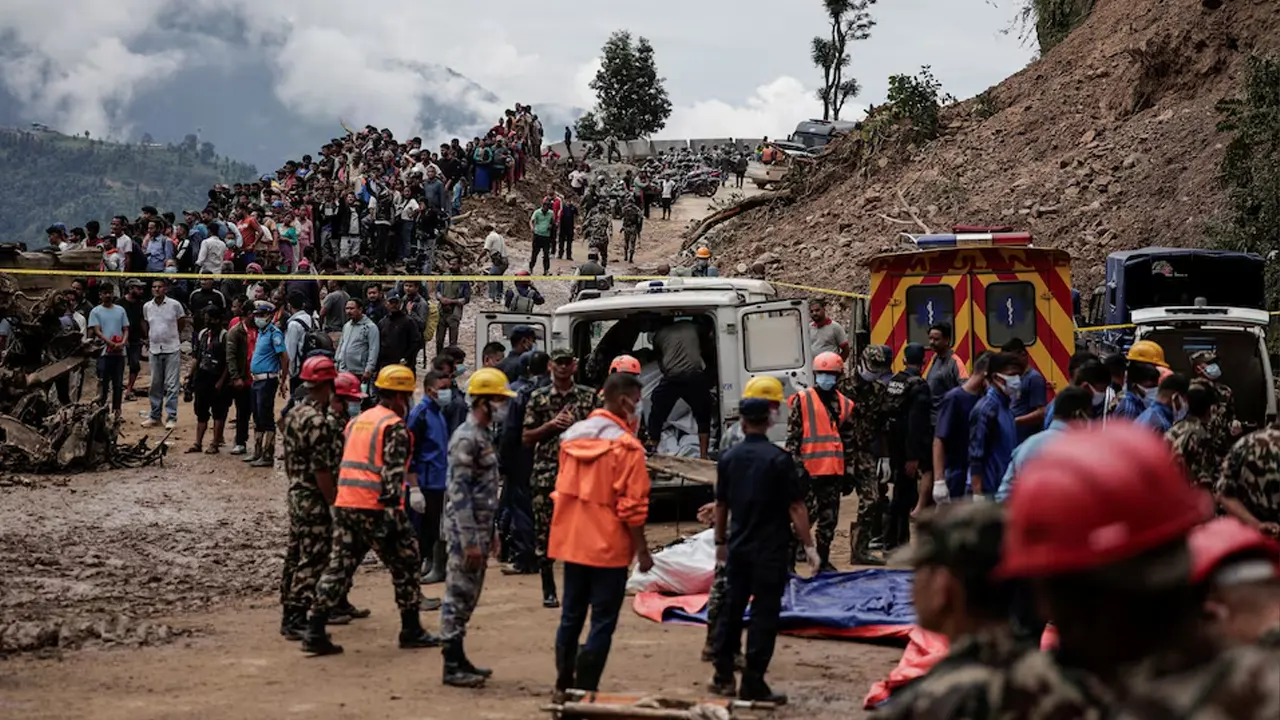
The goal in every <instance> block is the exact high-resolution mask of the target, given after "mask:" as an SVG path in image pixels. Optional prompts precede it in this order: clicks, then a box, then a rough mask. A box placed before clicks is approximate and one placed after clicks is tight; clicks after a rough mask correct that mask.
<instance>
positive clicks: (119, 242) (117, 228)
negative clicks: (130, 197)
mask: <svg viewBox="0 0 1280 720" xmlns="http://www.w3.org/2000/svg"><path fill="white" fill-rule="evenodd" d="M128 227H129V219H128V218H126V217H125V216H123V215H117V216H116V217H113V218H111V235H112V237H114V238H115V239H116V250H119V251H120V258H121V261H120V264H121V267H122V268H125V269H128V270H133V271H134V272H139V271H141V270H145V269H146V268H135V267H132V262H133V261H132V255H133V238H131V237H129V235H128V233H126V232H125V229H126V228H128Z"/></svg>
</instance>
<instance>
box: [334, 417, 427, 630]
mask: <svg viewBox="0 0 1280 720" xmlns="http://www.w3.org/2000/svg"><path fill="white" fill-rule="evenodd" d="M382 458H383V465H382V500H383V502H384V503H385V505H386V506H387V508H388V509H385V510H356V509H352V508H340V507H335V508H334V509H333V544H332V547H331V548H330V550H329V566H328V567H327V568H325V571H324V575H323V576H322V577H321V578H320V586H319V587H318V588H316V599H315V602H314V603H313V604H312V606H311V610H312V614H313V615H318V614H326V615H327V614H328V613H329V611H330V610H332V609H333V608H334V606H335V605H337V603H338V601H339V600H340V599H341V598H342V596H343V595H345V594H346V592H347V590H348V589H349V588H350V587H351V578H352V577H353V576H354V575H355V572H356V568H358V567H359V566H360V560H361V559H362V558H363V557H364V554H365V552H366V551H367V549H368V548H373V551H374V552H375V553H377V555H378V559H379V560H381V561H382V563H383V564H384V565H386V566H387V569H388V570H390V571H391V583H392V585H393V586H394V587H395V595H396V605H397V606H399V608H400V610H401V611H408V610H414V611H416V610H417V609H418V606H419V604H420V601H421V597H422V595H421V592H420V588H419V582H418V571H419V567H418V565H419V563H420V559H419V556H418V536H417V533H416V532H415V531H414V529H413V525H412V524H410V522H409V516H408V515H406V514H405V511H404V508H403V507H402V504H401V502H402V497H403V492H404V476H405V467H406V465H407V464H408V462H409V431H408V430H407V429H406V428H405V425H404V423H403V422H399V423H395V424H393V425H390V426H389V427H388V428H387V430H386V433H385V435H384V436H383V443H382Z"/></svg>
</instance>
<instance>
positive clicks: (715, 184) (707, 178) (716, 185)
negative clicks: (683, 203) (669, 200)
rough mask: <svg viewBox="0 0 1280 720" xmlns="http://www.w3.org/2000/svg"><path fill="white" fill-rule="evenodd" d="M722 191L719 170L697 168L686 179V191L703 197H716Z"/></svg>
mask: <svg viewBox="0 0 1280 720" xmlns="http://www.w3.org/2000/svg"><path fill="white" fill-rule="evenodd" d="M719 191H720V171H719V170H705V169H703V170H695V171H693V172H691V173H689V174H688V175H687V176H686V177H685V179H684V192H688V193H694V194H696V195H699V196H701V197H708V198H709V197H714V196H715V194H716V193H717V192H719Z"/></svg>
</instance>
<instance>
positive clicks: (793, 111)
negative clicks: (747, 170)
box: [658, 77, 822, 138]
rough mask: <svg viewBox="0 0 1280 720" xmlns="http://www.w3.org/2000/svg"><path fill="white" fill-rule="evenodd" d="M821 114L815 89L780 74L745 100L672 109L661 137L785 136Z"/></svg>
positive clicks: (696, 104)
mask: <svg viewBox="0 0 1280 720" xmlns="http://www.w3.org/2000/svg"><path fill="white" fill-rule="evenodd" d="M821 116H822V103H820V102H818V100H817V98H816V96H815V95H814V90H813V89H811V88H807V87H805V86H804V84H803V83H801V82H800V81H799V80H797V79H795V78H793V77H780V78H778V79H776V80H774V81H773V82H770V83H768V84H766V85H761V86H760V87H758V88H756V90H755V92H754V93H752V95H751V96H750V97H748V98H747V99H746V100H745V102H743V103H742V104H739V105H733V104H730V103H727V102H724V101H723V100H705V101H702V102H697V103H694V104H692V105H687V106H677V107H675V108H673V109H672V112H671V118H670V119H669V120H667V126H666V128H664V129H663V130H662V132H660V133H658V135H659V136H661V137H664V138H697V137H747V138H754V137H761V136H768V137H785V136H787V135H789V134H790V133H791V131H792V130H794V129H795V127H796V123H797V122H799V121H800V120H803V119H805V118H810V117H821Z"/></svg>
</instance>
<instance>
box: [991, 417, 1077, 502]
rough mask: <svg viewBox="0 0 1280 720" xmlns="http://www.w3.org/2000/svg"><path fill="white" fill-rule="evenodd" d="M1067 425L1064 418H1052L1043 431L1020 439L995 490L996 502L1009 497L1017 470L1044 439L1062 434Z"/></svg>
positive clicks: (1041, 445)
mask: <svg viewBox="0 0 1280 720" xmlns="http://www.w3.org/2000/svg"><path fill="white" fill-rule="evenodd" d="M1069 427H1070V425H1068V424H1067V423H1066V421H1065V420H1054V421H1053V424H1052V425H1050V426H1049V427H1047V428H1045V430H1044V432H1039V433H1036V434H1035V435H1032V436H1031V437H1029V438H1027V439H1026V440H1023V441H1022V444H1021V445H1019V446H1018V447H1017V449H1016V450H1014V451H1013V459H1011V460H1010V461H1009V467H1008V468H1007V469H1006V470H1005V471H1004V478H1003V479H1001V480H1000V489H999V490H997V491H996V500H997V501H998V502H1005V501H1007V500H1008V499H1009V495H1011V494H1012V493H1013V483H1014V482H1015V481H1016V480H1017V476H1018V471H1020V470H1022V466H1023V465H1025V464H1026V463H1027V461H1028V460H1030V459H1031V458H1033V457H1035V456H1036V455H1037V454H1038V453H1039V452H1040V448H1041V447H1043V446H1044V444H1045V441H1047V440H1050V439H1052V438H1054V437H1056V436H1058V435H1060V434H1062V433H1063V432H1065V431H1066V430H1067V428H1069Z"/></svg>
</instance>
